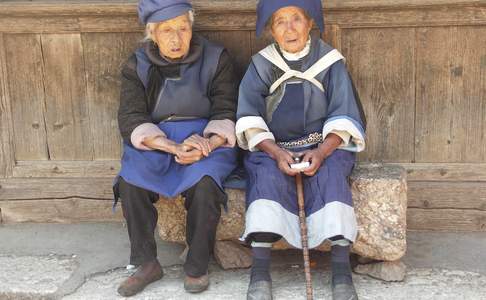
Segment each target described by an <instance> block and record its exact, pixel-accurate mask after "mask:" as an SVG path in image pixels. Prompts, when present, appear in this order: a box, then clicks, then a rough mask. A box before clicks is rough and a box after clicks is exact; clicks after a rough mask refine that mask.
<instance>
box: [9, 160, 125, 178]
mask: <svg viewBox="0 0 486 300" xmlns="http://www.w3.org/2000/svg"><path fill="white" fill-rule="evenodd" d="M119 170H120V160H95V161H17V163H16V164H15V167H13V171H12V173H13V177H17V178H30V177H35V178H52V177H56V178H65V177H69V178H72V177H81V178H83V177H108V178H114V177H115V176H116V175H117V174H118V172H119Z"/></svg>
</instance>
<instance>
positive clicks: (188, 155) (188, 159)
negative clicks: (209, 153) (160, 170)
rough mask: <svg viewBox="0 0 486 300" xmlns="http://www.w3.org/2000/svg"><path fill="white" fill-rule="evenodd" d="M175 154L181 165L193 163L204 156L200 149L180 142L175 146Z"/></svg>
mask: <svg viewBox="0 0 486 300" xmlns="http://www.w3.org/2000/svg"><path fill="white" fill-rule="evenodd" d="M174 155H175V161H176V162H177V163H178V164H181V165H191V164H193V163H195V162H198V161H200V160H201V159H202V158H203V157H204V155H203V153H202V152H201V151H200V150H198V149H194V148H192V147H190V146H187V145H184V144H179V145H177V146H176V147H175V153H174Z"/></svg>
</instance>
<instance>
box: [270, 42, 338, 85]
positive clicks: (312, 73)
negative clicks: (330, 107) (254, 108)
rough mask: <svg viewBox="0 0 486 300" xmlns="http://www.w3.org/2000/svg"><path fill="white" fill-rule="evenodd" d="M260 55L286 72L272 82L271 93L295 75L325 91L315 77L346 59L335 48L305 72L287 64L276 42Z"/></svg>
mask: <svg viewBox="0 0 486 300" xmlns="http://www.w3.org/2000/svg"><path fill="white" fill-rule="evenodd" d="M260 55H262V56H263V57H265V58H266V59H267V60H268V61H270V62H271V63H272V64H274V65H275V66H277V67H278V68H279V69H281V70H282V71H284V72H285V73H284V74H283V75H282V76H281V77H280V78H279V79H277V81H275V82H274V83H273V84H272V86H271V87H270V94H271V93H273V92H274V91H275V90H276V89H277V88H278V87H279V86H280V85H281V84H282V83H283V82H285V81H286V80H288V79H290V78H293V77H296V78H300V79H304V80H307V81H310V82H312V83H313V84H314V85H315V86H317V87H318V88H319V89H320V90H321V91H323V92H324V86H323V85H322V83H321V82H319V81H318V80H317V79H316V78H315V77H316V76H317V75H318V74H319V73H321V72H322V71H324V70H326V69H327V68H329V67H330V66H332V65H333V64H334V63H335V62H337V61H339V60H342V59H343V60H344V56H342V55H341V53H339V51H338V50H336V49H334V50H332V51H330V52H329V53H328V54H326V55H324V56H323V57H322V58H321V59H319V60H318V61H317V62H316V63H315V64H314V65H312V66H311V67H310V68H309V69H307V70H306V71H305V72H301V71H297V70H292V69H291V68H290V67H289V66H288V65H287V63H286V62H285V60H284V59H283V58H282V56H281V55H280V53H279V52H278V51H277V48H276V47H275V44H272V45H270V46H268V47H267V48H265V49H263V50H262V51H260Z"/></svg>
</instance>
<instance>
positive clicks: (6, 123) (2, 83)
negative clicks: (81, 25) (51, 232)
mask: <svg viewBox="0 0 486 300" xmlns="http://www.w3.org/2000/svg"><path fill="white" fill-rule="evenodd" d="M3 37H4V35H3V34H0V143H1V144H0V178H5V177H10V176H11V173H12V168H13V165H14V162H15V161H14V153H13V149H12V148H13V140H12V130H13V129H12V110H11V107H10V97H9V95H8V87H7V78H8V77H7V70H6V59H7V58H6V55H5V42H4V40H3ZM0 218H1V216H0ZM0 222H1V220H0Z"/></svg>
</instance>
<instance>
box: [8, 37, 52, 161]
mask: <svg viewBox="0 0 486 300" xmlns="http://www.w3.org/2000/svg"><path fill="white" fill-rule="evenodd" d="M4 41H5V48H6V49H5V52H6V64H7V76H8V77H7V78H8V80H7V82H8V87H9V90H8V92H9V96H10V103H11V107H12V121H13V141H14V147H15V158H16V159H18V160H47V159H49V153H48V150H47V142H46V141H47V140H46V128H45V127H46V126H45V115H44V113H45V102H44V101H45V96H44V82H43V65H42V48H41V41H40V36H39V35H37V34H6V35H5V36H4Z"/></svg>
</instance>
